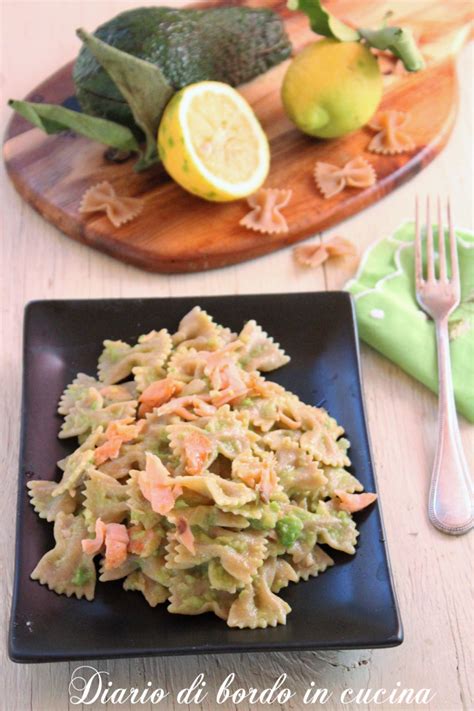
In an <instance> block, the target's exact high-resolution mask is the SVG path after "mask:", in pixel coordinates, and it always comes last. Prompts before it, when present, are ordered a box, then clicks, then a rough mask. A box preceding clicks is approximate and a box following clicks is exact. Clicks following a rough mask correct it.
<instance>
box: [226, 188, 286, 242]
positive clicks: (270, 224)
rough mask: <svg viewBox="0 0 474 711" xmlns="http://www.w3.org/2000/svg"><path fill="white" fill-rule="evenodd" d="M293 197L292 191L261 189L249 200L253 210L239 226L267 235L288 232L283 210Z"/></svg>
mask: <svg viewBox="0 0 474 711" xmlns="http://www.w3.org/2000/svg"><path fill="white" fill-rule="evenodd" d="M291 195H292V191H291V190H278V189H276V188H260V190H258V191H257V192H256V193H255V194H254V195H251V196H250V197H249V198H247V202H248V205H249V207H251V208H252V210H251V212H249V213H248V214H247V215H245V217H243V218H242V219H241V220H240V222H239V224H240V225H242V227H246V228H247V229H249V230H255V231H256V232H262V233H266V234H282V233H285V232H288V224H287V222H286V219H285V217H284V216H283V215H282V214H281V210H282V209H283V208H284V207H286V206H287V205H288V203H289V202H290V200H291Z"/></svg>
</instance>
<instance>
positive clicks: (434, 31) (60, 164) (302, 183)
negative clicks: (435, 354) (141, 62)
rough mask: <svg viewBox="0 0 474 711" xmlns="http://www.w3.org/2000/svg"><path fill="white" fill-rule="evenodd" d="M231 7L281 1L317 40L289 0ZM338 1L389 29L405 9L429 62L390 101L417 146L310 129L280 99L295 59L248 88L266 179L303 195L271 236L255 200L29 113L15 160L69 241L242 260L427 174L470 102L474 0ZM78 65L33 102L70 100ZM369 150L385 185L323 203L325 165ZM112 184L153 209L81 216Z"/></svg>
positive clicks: (11, 168)
mask: <svg viewBox="0 0 474 711" xmlns="http://www.w3.org/2000/svg"><path fill="white" fill-rule="evenodd" d="M216 4H217V3H215V2H214V3H212V5H213V6H215V5H216ZM222 4H234V5H235V4H241V5H252V6H266V7H271V8H274V9H276V10H277V11H278V12H280V13H281V14H282V16H283V17H284V19H285V24H286V28H287V31H288V33H289V35H290V38H291V40H292V43H293V46H294V49H295V51H298V50H299V49H301V48H302V47H304V46H305V45H306V44H308V43H309V42H312V41H314V39H315V35H314V34H313V33H312V32H311V31H310V30H309V28H308V22H307V18H306V16H304V15H303V14H301V13H291V12H289V11H288V10H287V9H286V2H283V1H282V0H256V1H255V0H243V1H242V2H240V3H239V2H233V3H229V2H228V3H222ZM327 6H328V7H329V8H330V9H331V11H332V12H333V13H334V14H336V15H337V16H338V17H340V18H341V19H346V21H348V22H350V23H352V24H354V25H356V26H366V27H367V26H378V25H379V24H380V22H381V19H382V18H383V16H384V14H385V12H386V11H387V10H390V9H394V10H395V16H394V17H392V20H391V22H393V23H396V22H397V23H398V22H399V23H400V24H403V25H406V26H410V27H412V28H413V29H414V31H415V33H416V34H417V36H418V39H419V41H420V42H421V45H422V50H423V52H424V54H425V55H426V56H427V57H428V66H427V68H426V69H425V70H424V71H423V72H420V73H418V74H410V75H405V76H402V77H398V76H393V75H392V76H389V77H387V80H386V82H387V83H386V88H385V92H384V98H383V101H382V108H390V109H396V110H398V111H405V112H409V113H410V124H409V130H410V133H411V134H412V136H413V137H414V139H415V141H416V145H417V148H416V150H415V151H414V152H413V153H411V154H402V155H398V156H379V155H375V154H373V153H369V152H368V151H367V146H368V143H369V141H370V138H371V136H372V135H373V133H372V132H371V131H370V130H368V129H361V130H360V131H357V132H355V133H353V134H351V135H350V136H347V137H345V138H342V139H337V140H330V141H319V140H315V139H311V138H309V137H307V136H304V135H303V134H301V133H300V132H299V131H298V130H296V129H295V128H294V126H293V125H292V124H291V123H290V122H289V121H288V119H287V118H286V116H285V114H284V112H283V108H282V105H281V101H280V85H281V80H282V77H283V75H284V73H285V70H286V67H287V62H285V63H284V64H282V65H280V66H278V67H276V68H274V69H273V70H271V71H270V72H267V74H265V75H262V76H260V77H258V78H257V79H255V80H254V81H253V82H251V83H250V84H247V85H245V86H243V87H241V91H242V94H243V95H244V96H245V97H246V98H247V99H248V100H249V101H250V103H251V104H252V106H253V108H254V110H255V112H256V114H257V116H258V117H259V119H260V121H261V122H262V124H263V127H264V129H265V131H266V132H267V134H268V136H269V138H270V142H271V154H272V165H271V171H270V175H269V178H268V180H267V183H266V185H267V186H270V187H278V188H291V189H292V191H293V197H292V200H291V203H290V205H289V206H288V207H287V208H285V216H286V217H287V220H288V224H289V232H288V233H287V234H284V235H275V236H268V235H261V234H258V233H254V232H251V231H249V230H246V229H245V228H243V227H240V226H239V220H240V219H241V218H242V217H243V216H244V215H245V213H246V212H247V211H248V208H247V204H246V201H238V202H235V203H227V204H216V203H208V202H205V201H203V200H200V199H198V198H195V197H193V196H192V195H189V194H187V193H186V192H184V191H183V190H182V189H181V188H179V187H178V186H177V185H176V184H175V183H173V182H172V181H171V179H170V178H169V177H168V176H167V175H166V173H165V171H164V169H163V168H162V167H161V166H158V167H156V168H153V169H151V170H149V171H147V172H145V173H141V174H135V173H133V171H132V162H131V161H129V162H127V163H124V164H122V165H116V164H111V163H109V162H107V160H106V159H105V158H104V147H103V146H101V145H99V144H97V143H94V142H92V141H89V140H87V139H85V138H82V137H80V136H74V135H70V134H65V135H59V136H45V135H44V134H43V133H42V132H41V131H40V130H39V129H35V128H31V125H30V124H28V123H27V122H26V121H24V120H23V119H21V118H20V117H18V116H15V117H14V118H13V119H12V121H11V123H10V125H9V127H8V130H7V134H6V139H5V144H4V158H5V163H6V166H7V170H8V172H9V175H10V177H11V179H12V181H13V183H14V185H15V187H16V189H17V190H18V192H19V193H20V194H21V195H22V196H23V198H24V199H25V200H26V201H27V202H29V203H30V204H31V205H32V206H33V207H34V208H35V209H36V210H38V211H39V212H40V213H41V214H42V215H43V216H44V217H45V218H46V219H47V220H49V221H50V222H52V223H53V224H54V225H56V226H57V227H58V228H59V229H60V230H62V231H63V232H64V233H65V234H66V235H68V236H69V237H72V238H73V239H76V240H78V241H80V242H83V243H85V244H88V245H90V246H91V247H95V248H96V249H100V250H102V251H103V252H106V253H107V254H110V255H111V256H113V257H116V258H117V259H121V260H123V261H125V262H128V263H131V264H134V265H136V266H139V267H142V268H144V269H147V270H151V271H156V272H192V271H200V270H204V269H212V268H215V267H222V266H226V265H229V264H235V263H236V262H241V261H244V260H246V259H251V258H253V257H256V256H259V255H262V254H266V253H268V252H272V251H274V250H276V249H279V248H281V247H284V246H286V245H288V244H292V243H294V242H298V241H299V240H302V239H304V238H306V237H308V236H310V235H313V234H315V233H316V232H319V231H321V230H324V229H327V228H328V227H330V226H332V225H335V224H336V223H338V222H340V221H341V220H343V219H345V218H347V217H349V216H350V215H353V214H355V213H357V212H359V211H360V210H362V209H363V208H364V207H366V206H367V205H370V204H371V203H374V202H375V201H377V200H379V199H380V198H382V197H383V196H384V195H386V194H387V193H389V192H390V191H392V190H393V189H394V188H396V187H397V186H398V185H400V184H401V183H403V182H404V181H406V180H408V179H409V178H410V177H412V176H413V175H416V173H418V172H419V171H420V170H422V168H423V167H424V166H425V165H427V164H428V163H429V162H430V161H432V160H433V158H435V157H436V155H437V154H438V153H439V152H440V151H441V149H442V148H443V146H444V145H445V144H446V142H447V140H448V137H449V134H450V132H451V129H452V127H453V124H454V120H455V116H456V111H457V103H458V89H457V81H456V71H455V65H454V57H455V54H456V52H457V50H458V49H459V48H460V47H462V45H463V44H464V42H465V41H466V40H467V38H468V37H469V34H470V26H469V22H470V21H471V20H472V11H471V4H470V3H466V2H465V1H463V0H450V2H449V3H448V2H441V1H438V2H435V1H434V0H422V1H417V0H413V1H411V2H388V3H386V2H384V1H380V0H359V1H358V2H357V3H354V2H352V0H333V2H330V3H327ZM88 29H92V28H88ZM71 68H72V62H71V63H70V64H68V65H66V66H65V67H63V68H62V69H60V70H59V71H58V72H57V73H56V74H54V75H53V76H51V77H49V79H47V80H46V81H45V82H44V83H43V84H41V85H40V86H38V87H37V88H36V89H34V91H33V92H31V94H30V95H29V96H28V97H27V98H28V99H30V100H34V101H44V102H51V103H62V102H63V101H65V100H67V99H68V98H69V97H71V96H72V95H73V94H74V86H73V82H72V78H71ZM358 155H363V156H365V157H366V158H367V159H369V160H370V162H371V163H372V164H373V166H374V168H375V170H376V172H377V176H378V181H377V183H376V185H374V186H373V187H371V188H368V189H365V190H357V189H354V188H347V189H346V190H345V191H343V192H342V193H340V194H339V195H337V196H335V197H334V198H331V199H330V200H325V199H323V197H322V196H321V194H320V193H319V192H318V190H317V188H316V185H315V183H314V180H313V170H314V165H315V163H316V161H318V160H321V161H326V162H330V163H335V164H337V165H343V164H344V163H345V162H347V161H348V160H350V159H351V158H354V157H355V156H358ZM102 180H108V181H109V182H110V183H112V184H113V185H114V187H115V189H116V191H117V193H118V194H119V195H130V196H137V197H140V198H142V199H143V201H144V205H145V206H144V210H143V212H142V213H141V215H140V216H139V217H138V218H137V219H136V220H134V221H133V222H131V223H129V224H128V225H124V226H122V227H121V228H120V229H116V228H114V227H113V226H112V225H111V224H110V222H109V221H108V220H107V218H106V217H104V216H101V215H97V214H96V215H92V216H91V215H88V216H84V215H81V214H79V212H78V208H79V204H80V200H81V197H82V195H83V193H84V191H85V190H86V189H87V188H88V187H90V186H91V185H94V184H95V183H98V182H100V181H102Z"/></svg>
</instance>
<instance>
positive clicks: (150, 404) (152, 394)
mask: <svg viewBox="0 0 474 711" xmlns="http://www.w3.org/2000/svg"><path fill="white" fill-rule="evenodd" d="M178 388H179V389H181V383H179V382H178V381H176V380H174V379H173V378H164V379H163V380H155V382H154V383H151V385H149V386H148V387H147V388H145V390H144V391H143V392H142V394H141V395H140V397H139V398H138V402H139V403H140V407H139V409H138V416H139V417H143V416H144V415H146V413H147V412H153V410H154V408H155V407H160V406H161V405H164V404H165V402H169V400H171V398H172V397H173V395H174V394H175V393H176V391H177V390H178Z"/></svg>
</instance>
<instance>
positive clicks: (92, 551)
mask: <svg viewBox="0 0 474 711" xmlns="http://www.w3.org/2000/svg"><path fill="white" fill-rule="evenodd" d="M106 528H107V527H106V525H105V523H104V522H103V521H102V519H100V518H98V519H97V520H96V522H95V538H83V539H82V541H81V545H82V550H83V551H84V553H87V555H96V553H98V552H99V551H100V549H101V548H102V546H103V545H104V539H105V532H106Z"/></svg>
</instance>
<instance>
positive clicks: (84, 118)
mask: <svg viewBox="0 0 474 711" xmlns="http://www.w3.org/2000/svg"><path fill="white" fill-rule="evenodd" d="M8 104H9V106H11V107H12V109H14V110H15V111H16V112H17V113H19V114H20V115H21V116H23V118H26V119H27V120H28V121H30V122H31V123H32V124H34V125H35V126H37V127H38V128H41V129H42V130H43V131H45V132H46V133H48V134H53V133H61V132H62V131H74V132H75V133H80V134H81V135H82V136H86V137H87V138H91V139H92V140H93V141H98V142H99V143H105V145H106V146H112V147H113V148H117V149H118V150H120V151H139V150H140V149H139V146H138V143H137V141H136V138H135V136H134V135H133V133H132V132H131V131H130V129H129V128H127V127H126V126H121V125H120V124H118V123H115V122H114V121H107V120H106V119H102V118H97V116H88V115H87V114H82V113H79V112H78V111H71V109H66V108H65V107H64V106H56V105H55V104H35V103H32V102H31V101H16V100H14V99H10V101H9V102H8Z"/></svg>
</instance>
